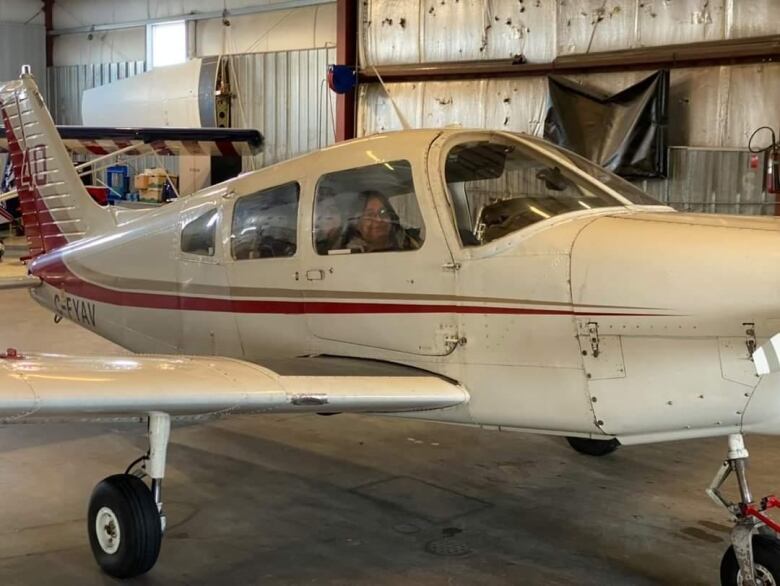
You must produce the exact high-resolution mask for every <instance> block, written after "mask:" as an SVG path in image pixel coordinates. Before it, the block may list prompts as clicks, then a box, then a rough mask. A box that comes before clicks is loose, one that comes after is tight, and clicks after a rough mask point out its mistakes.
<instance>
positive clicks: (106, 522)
mask: <svg viewBox="0 0 780 586" xmlns="http://www.w3.org/2000/svg"><path fill="white" fill-rule="evenodd" d="M95 535H96V536H97V540H98V543H99V544H100V548H101V549H102V550H103V551H104V552H106V553H107V554H114V553H116V552H117V550H118V549H119V543H120V541H121V538H122V533H121V531H120V529H119V520H118V519H117V518H116V515H115V514H114V511H112V510H111V509H109V508H108V507H102V508H101V509H100V510H99V511H98V513H97V516H96V517H95Z"/></svg>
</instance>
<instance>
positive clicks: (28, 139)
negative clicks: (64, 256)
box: [0, 67, 113, 256]
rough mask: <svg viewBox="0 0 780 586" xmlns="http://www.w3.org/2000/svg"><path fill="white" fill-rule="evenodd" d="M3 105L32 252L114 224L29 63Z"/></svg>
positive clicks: (2, 93)
mask: <svg viewBox="0 0 780 586" xmlns="http://www.w3.org/2000/svg"><path fill="white" fill-rule="evenodd" d="M0 111H2V117H3V124H4V125H5V131H6V135H7V137H8V150H9V153H10V157H11V164H12V166H13V170H14V176H15V181H16V188H17V190H18V192H19V203H20V209H21V213H22V222H23V224H24V231H25V234H26V236H27V242H28V244H29V246H30V255H31V256H37V255H39V254H42V253H44V252H50V251H52V250H54V249H56V248H59V247H61V246H64V245H65V244H68V243H69V242H74V241H76V240H80V239H81V238H83V237H84V236H85V235H87V234H94V233H99V232H103V231H105V230H106V229H108V228H109V227H110V226H111V225H113V220H112V216H111V214H110V212H109V211H108V210H106V209H103V208H101V207H100V206H99V205H98V204H97V203H96V202H95V201H94V200H93V199H92V197H90V195H89V193H87V190H86V189H85V188H84V184H83V183H82V182H81V179H80V178H79V175H78V173H77V171H76V169H75V167H74V166H73V163H72V161H71V158H70V155H69V153H68V151H67V149H66V148H65V144H64V143H63V142H62V139H61V138H60V135H59V133H58V132H57V128H56V126H55V125H54V121H53V120H52V118H51V115H50V114H49V110H48V109H47V108H46V105H45V104H44V102H43V97H42V96H41V93H40V91H39V90H38V85H37V84H36V83H35V80H34V79H33V76H32V75H31V74H30V72H29V69H28V68H26V67H25V68H23V69H22V75H21V77H20V79H18V80H17V81H12V82H7V83H4V84H2V85H0Z"/></svg>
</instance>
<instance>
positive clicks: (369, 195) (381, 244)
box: [346, 191, 420, 252]
mask: <svg viewBox="0 0 780 586" xmlns="http://www.w3.org/2000/svg"><path fill="white" fill-rule="evenodd" d="M360 199H361V200H362V201H363V206H362V213H361V215H360V217H359V218H358V220H357V223H356V224H355V225H354V226H352V227H351V229H350V232H349V233H348V234H347V240H346V248H348V249H349V250H351V251H352V252H383V251H394V250H415V249H417V248H419V247H420V243H419V241H417V240H416V239H415V238H414V237H412V236H411V235H410V234H409V233H407V231H406V230H404V228H403V226H401V221H400V218H399V217H398V214H397V213H396V211H395V210H394V209H393V206H392V204H391V203H390V201H389V200H388V199H387V197H386V196H385V195H384V194H382V193H380V192H378V191H364V192H363V193H361V194H360Z"/></svg>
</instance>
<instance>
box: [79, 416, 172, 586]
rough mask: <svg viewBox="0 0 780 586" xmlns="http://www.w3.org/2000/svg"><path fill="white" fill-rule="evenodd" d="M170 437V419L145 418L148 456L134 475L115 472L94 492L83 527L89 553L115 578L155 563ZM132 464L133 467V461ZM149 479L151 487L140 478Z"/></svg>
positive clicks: (162, 528) (162, 525) (162, 523)
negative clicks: (85, 529) (166, 455)
mask: <svg viewBox="0 0 780 586" xmlns="http://www.w3.org/2000/svg"><path fill="white" fill-rule="evenodd" d="M169 436H170V417H169V416H168V415H167V414H165V413H152V414H150V416H149V454H148V456H144V457H143V458H140V459H139V460H137V462H143V463H142V465H141V466H142V467H141V469H140V470H138V471H136V473H135V474H132V473H130V472H131V470H130V469H128V471H127V472H126V473H125V474H115V475H113V476H109V477H108V478H105V479H104V480H102V481H101V482H99V483H98V485H97V486H96V487H95V489H94V490H93V491H92V496H91V498H90V500H89V510H88V513H87V530H88V533H89V544H90V547H91V548H92V554H93V555H94V556H95V561H96V562H97V563H98V565H99V566H100V568H101V569H102V570H103V571H104V572H105V573H106V574H108V575H110V576H113V577H115V578H132V577H134V576H138V575H140V574H144V573H146V572H148V571H149V570H151V569H152V567H154V564H155V563H156V562H157V558H158V556H159V554H160V546H161V544H162V537H163V533H164V531H165V515H164V514H163V510H162V479H163V476H164V475H165V454H166V450H167V446H168V438H169ZM131 468H132V465H131ZM141 475H148V476H149V477H150V478H151V487H149V486H147V485H146V483H145V482H144V481H143V480H142V479H141Z"/></svg>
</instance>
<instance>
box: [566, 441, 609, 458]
mask: <svg viewBox="0 0 780 586" xmlns="http://www.w3.org/2000/svg"><path fill="white" fill-rule="evenodd" d="M566 441H568V442H569V445H570V446H571V447H572V448H574V449H575V450H577V451H578V452H579V453H580V454H585V455H586V456H606V455H607V454H611V453H612V452H614V451H615V450H617V449H618V448H619V447H620V442H619V441H618V440H616V439H614V438H613V439H609V440H594V439H588V438H584V437H567V438H566Z"/></svg>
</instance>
